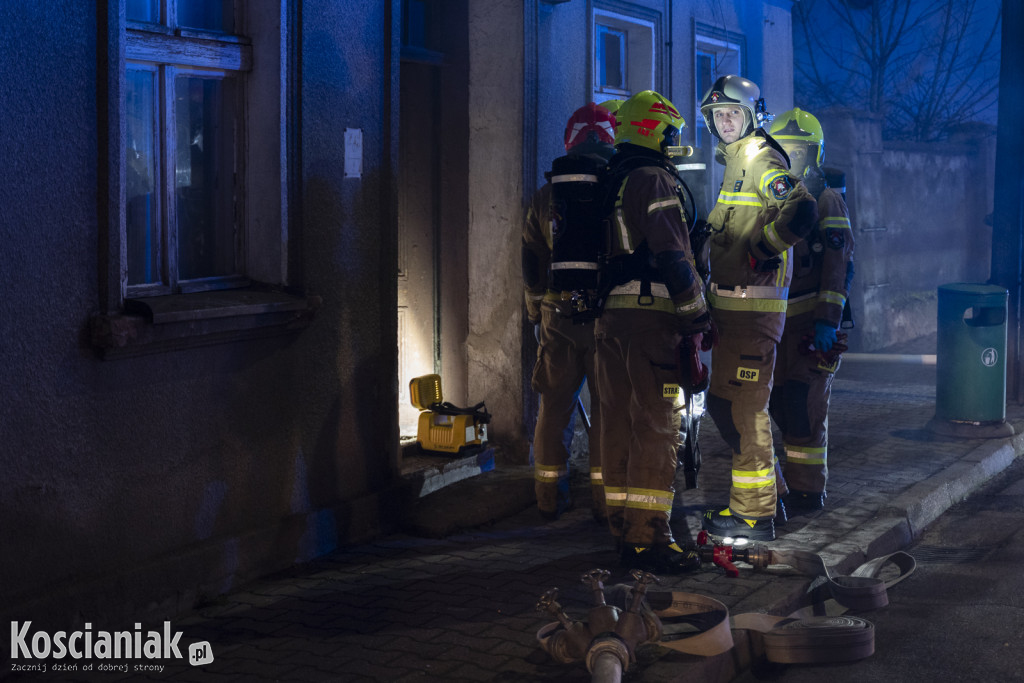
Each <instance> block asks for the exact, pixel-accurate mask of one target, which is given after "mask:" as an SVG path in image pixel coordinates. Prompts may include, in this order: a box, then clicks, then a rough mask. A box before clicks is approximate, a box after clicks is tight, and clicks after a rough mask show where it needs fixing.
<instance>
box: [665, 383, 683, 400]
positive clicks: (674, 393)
mask: <svg viewBox="0 0 1024 683" xmlns="http://www.w3.org/2000/svg"><path fill="white" fill-rule="evenodd" d="M661 397H662V398H671V399H676V398H679V385H678V384H663V385H662V386H661Z"/></svg>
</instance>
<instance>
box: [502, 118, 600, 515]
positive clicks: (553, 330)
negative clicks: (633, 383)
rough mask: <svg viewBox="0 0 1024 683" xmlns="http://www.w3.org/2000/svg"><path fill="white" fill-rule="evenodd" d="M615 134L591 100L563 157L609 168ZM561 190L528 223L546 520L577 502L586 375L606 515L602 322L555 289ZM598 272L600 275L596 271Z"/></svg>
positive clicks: (593, 453) (537, 455) (572, 123)
mask: <svg viewBox="0 0 1024 683" xmlns="http://www.w3.org/2000/svg"><path fill="white" fill-rule="evenodd" d="M614 140H615V120H614V118H613V117H612V116H611V114H610V113H609V112H608V111H607V110H606V109H604V108H602V107H599V106H597V105H595V104H594V103H592V102H591V103H589V104H587V105H586V106H583V107H580V108H579V109H577V110H576V111H575V112H574V113H573V115H572V117H571V118H570V119H569V122H568V123H567V124H566V128H565V137H564V142H565V151H566V152H567V155H566V156H565V157H561V159H560V160H561V161H563V162H564V163H565V164H577V165H580V166H582V167H588V166H591V167H595V168H599V167H604V166H605V164H606V163H607V161H608V159H609V158H610V157H611V156H612V153H613V152H614V151H615V148H614ZM548 175H549V176H552V174H548ZM564 177H567V176H565V175H562V176H552V179H553V180H554V181H556V182H557V181H560V180H561V179H562V178H564ZM571 184H572V183H567V185H571ZM555 194H558V193H556V192H554V191H553V185H552V182H548V183H546V184H545V185H543V186H542V187H541V188H540V189H539V190H538V191H537V192H536V193H535V194H534V196H533V199H532V201H531V203H530V207H529V209H528V211H527V216H526V222H525V224H524V226H523V248H522V267H523V282H524V284H525V288H526V310H527V317H528V318H529V320H530V322H532V323H534V325H535V328H534V329H535V334H536V335H537V341H538V348H537V361H536V364H535V365H534V368H533V380H532V385H533V389H534V391H536V392H538V393H539V394H540V408H539V410H538V414H537V426H536V429H535V431H534V437H533V461H534V479H535V484H534V489H535V491H536V495H537V508H538V510H539V511H540V513H541V515H542V516H543V517H544V518H545V519H548V520H552V519H556V518H558V516H559V515H561V514H562V513H563V512H565V511H566V510H568V509H569V508H570V507H571V506H572V498H571V493H570V480H569V446H570V445H571V443H572V436H573V432H574V428H573V416H574V414H575V412H576V410H577V405H578V402H579V396H580V392H581V390H582V388H583V381H584V379H585V380H586V382H587V387H588V389H589V391H590V405H591V415H590V426H589V430H588V431H589V452H590V481H591V487H592V492H593V497H594V507H593V511H594V516H595V518H597V519H598V520H599V521H601V522H603V521H604V519H605V511H604V505H605V503H604V487H603V482H602V478H601V463H600V455H599V454H600V429H601V411H600V409H599V401H598V395H597V381H596V378H595V375H594V323H593V320H590V321H588V322H584V323H576V322H574V321H573V320H572V319H571V318H570V314H571V311H570V310H569V306H570V300H571V296H572V292H571V291H569V290H562V289H560V288H555V284H556V283H555V282H554V280H555V279H557V278H552V273H553V272H556V273H558V272H559V271H557V270H556V271H552V255H553V252H552V248H553V246H554V236H553V233H552V226H553V225H554V224H555V218H556V217H555V216H554V215H553V214H554V212H553V210H552V207H553V206H555V204H554V203H553V202H554V201H555V199H556V197H555ZM556 211H558V209H556ZM561 213H563V214H564V213H565V212H564V211H561ZM558 218H559V219H561V218H566V217H565V216H559V217H558ZM556 266H557V263H556ZM595 268H596V265H595ZM595 273H596V271H595ZM594 277H595V282H596V275H595V276H594ZM579 405H581V404H579Z"/></svg>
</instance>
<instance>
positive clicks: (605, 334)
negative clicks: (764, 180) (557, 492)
mask: <svg viewBox="0 0 1024 683" xmlns="http://www.w3.org/2000/svg"><path fill="white" fill-rule="evenodd" d="M615 118H616V124H617V125H616V129H615V147H616V153H615V156H614V157H612V159H611V162H610V163H609V170H608V173H609V176H610V177H611V178H613V179H614V180H613V181H612V182H611V183H610V185H609V187H611V188H613V191H614V188H617V193H616V199H615V205H614V210H613V212H612V215H611V216H610V245H611V246H610V254H609V259H608V265H607V267H606V274H607V277H608V279H609V285H610V286H611V289H610V291H609V292H608V294H607V298H606V300H605V304H604V311H603V313H602V315H601V317H600V318H598V320H597V323H596V326H595V330H594V333H595V337H596V341H597V384H598V389H599V394H600V397H601V416H602V432H601V467H602V472H603V476H604V484H605V500H606V504H607V510H608V524H609V528H610V530H611V533H612V536H613V537H614V538H615V540H616V543H617V544H618V546H619V547H620V549H621V560H622V564H623V566H625V567H627V568H637V569H643V570H646V571H653V572H655V573H679V572H682V571H687V570H691V569H696V568H697V567H699V565H700V560H699V558H698V557H697V556H696V555H695V553H694V552H693V551H684V550H683V549H682V548H681V547H680V546H679V545H678V544H677V543H676V542H675V539H674V537H673V534H672V530H671V528H670V527H669V519H670V515H671V511H672V501H673V498H674V494H675V488H674V485H673V481H674V479H675V472H676V449H677V446H678V441H679V427H680V414H679V412H678V411H676V410H675V403H676V397H677V395H678V394H679V391H680V386H679V379H678V377H677V374H676V348H677V346H678V345H679V344H680V342H681V341H682V339H683V336H684V335H688V336H691V337H692V336H698V337H699V335H700V334H701V333H702V332H703V331H705V330H707V329H709V324H708V323H709V317H708V313H707V305H706V303H705V299H704V292H703V286H702V282H701V280H700V278H699V277H698V275H697V272H696V268H695V266H694V262H693V253H692V250H691V248H690V241H689V232H688V227H687V218H686V215H685V213H684V205H683V200H682V193H681V187H680V182H681V181H679V179H678V177H677V176H676V175H675V173H674V167H673V166H672V165H671V162H670V161H669V157H670V156H671V155H673V154H675V153H676V151H677V150H678V145H679V131H680V129H682V128H683V126H684V125H685V122H684V121H683V117H682V116H680V115H679V111H678V110H677V109H676V107H675V105H673V104H672V103H671V102H670V101H669V100H668V99H666V98H665V97H663V96H662V95H660V94H658V93H656V92H654V91H651V90H647V91H643V92H639V93H637V94H635V95H633V96H632V97H630V98H629V99H628V100H626V101H625V102H623V103H622V106H621V107H620V108H619V109H618V111H617V112H616V116H615ZM620 179H621V180H620Z"/></svg>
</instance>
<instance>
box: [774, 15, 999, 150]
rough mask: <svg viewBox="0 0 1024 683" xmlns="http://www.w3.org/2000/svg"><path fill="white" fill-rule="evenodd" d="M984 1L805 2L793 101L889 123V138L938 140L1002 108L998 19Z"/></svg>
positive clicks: (798, 24) (798, 20) (797, 34)
mask: <svg viewBox="0 0 1024 683" xmlns="http://www.w3.org/2000/svg"><path fill="white" fill-rule="evenodd" d="M983 7H984V9H983V10H979V6H978V3H977V0H936V1H932V0H910V1H908V0H866V2H852V1H851V0H823V1H819V0H801V1H800V2H797V3H796V4H795V5H794V7H793V23H794V29H795V30H794V34H793V35H794V52H795V57H796V76H797V77H796V83H795V86H796V93H797V95H798V97H799V98H800V100H801V102H806V103H807V104H808V105H811V106H832V105H840V106H846V107H852V108H858V109H864V110H867V111H869V112H871V113H873V114H878V115H881V116H883V119H884V122H885V123H884V134H885V135H886V137H892V138H902V139H914V140H933V139H940V138H942V137H944V136H946V135H948V134H949V132H950V131H951V129H953V128H956V127H957V126H959V125H962V124H964V123H966V122H968V121H970V120H971V119H972V118H973V117H977V116H979V115H982V114H984V113H986V112H990V111H992V108H993V107H994V102H995V97H994V94H995V91H996V88H997V87H998V84H997V82H996V81H994V80H992V79H988V80H986V79H985V76H986V74H990V73H992V72H993V71H996V72H997V71H998V47H997V45H998V38H999V24H1000V14H1001V13H1000V12H997V13H996V14H995V16H994V18H992V19H991V21H990V19H989V17H987V16H985V12H986V11H989V12H990V11H991V8H990V7H989V6H988V5H983Z"/></svg>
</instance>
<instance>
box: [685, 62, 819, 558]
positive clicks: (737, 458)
mask: <svg viewBox="0 0 1024 683" xmlns="http://www.w3.org/2000/svg"><path fill="white" fill-rule="evenodd" d="M701 114H702V115H703V117H704V121H705V123H706V125H707V127H708V130H709V131H710V132H711V134H712V135H714V136H715V137H717V138H718V139H719V140H720V142H719V145H718V150H717V151H718V154H717V157H718V159H719V160H720V161H721V162H722V163H724V164H725V175H724V180H723V183H722V188H721V191H720V193H719V196H718V200H717V202H716V204H715V206H714V208H713V209H712V211H711V213H710V214H709V216H708V223H709V225H710V228H711V236H710V238H709V241H710V262H711V273H710V278H709V284H708V303H709V304H710V306H711V317H712V320H713V321H714V325H715V328H716V331H717V333H718V337H719V339H718V341H717V344H715V345H714V349H713V351H712V360H711V387H710V390H709V393H708V399H707V407H708V412H709V413H710V414H711V417H712V419H713V420H714V422H715V425H716V426H717V427H718V431H719V432H720V433H721V434H722V436H723V438H724V439H725V440H726V442H727V443H728V445H729V447H730V448H731V449H732V453H733V457H732V486H731V489H730V495H729V505H728V506H726V507H719V508H714V509H710V510H706V511H705V513H704V517H703V520H702V525H703V528H704V529H706V530H707V531H708V532H709V533H711V534H712V535H716V536H719V537H733V538H747V539H748V540H764V541H770V540H773V539H774V538H775V522H774V519H775V516H776V510H777V508H778V507H780V506H778V505H777V492H776V476H775V472H776V465H775V461H774V450H773V447H772V432H771V418H770V417H769V413H768V401H769V396H770V394H771V389H772V374H773V371H774V368H775V358H776V345H777V344H778V343H779V341H780V339H781V338H782V330H783V326H784V323H785V318H786V303H787V299H788V297H789V285H790V279H791V278H792V274H793V264H792V260H791V258H790V254H791V247H792V246H793V245H794V244H796V243H798V242H799V241H800V240H801V239H803V238H804V237H805V236H806V235H808V234H809V233H810V231H811V230H812V229H813V227H814V224H815V221H816V219H817V208H816V204H815V201H814V197H813V196H811V194H810V193H809V192H808V191H807V189H806V188H805V187H804V185H803V183H802V182H800V178H799V177H797V176H795V175H793V174H791V173H790V172H789V164H788V162H787V159H786V156H785V154H784V153H783V151H782V148H781V147H780V146H779V143H778V142H776V141H775V140H774V139H773V138H772V137H771V136H770V135H769V134H768V133H766V132H765V130H764V129H763V128H762V127H761V126H762V125H763V124H764V123H766V122H768V121H769V120H770V116H769V115H768V113H767V112H766V111H765V107H764V100H763V99H762V98H761V96H760V88H758V86H757V85H756V84H755V83H753V82H752V81H750V80H748V79H746V78H742V77H740V76H735V75H728V76H722V77H720V78H719V79H717V80H716V81H715V83H714V84H713V85H712V86H711V88H709V89H708V91H707V92H706V93H705V95H704V98H703V99H702V101H701ZM779 511H780V512H782V510H781V509H780V510H779ZM781 521H782V519H781V517H780V523H781Z"/></svg>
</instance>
